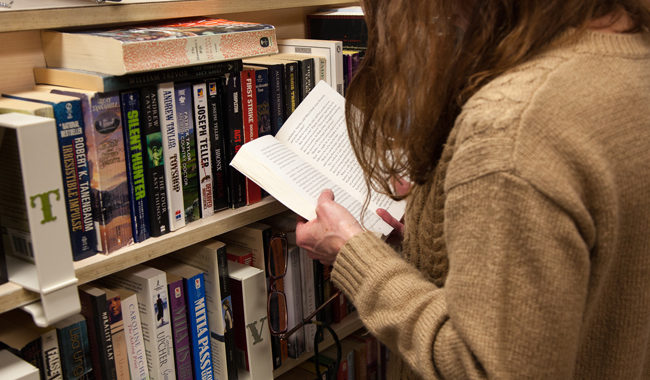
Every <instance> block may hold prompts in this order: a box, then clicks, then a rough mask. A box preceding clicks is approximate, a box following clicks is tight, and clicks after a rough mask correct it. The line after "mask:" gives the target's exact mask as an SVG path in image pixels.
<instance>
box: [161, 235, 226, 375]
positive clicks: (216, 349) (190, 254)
mask: <svg viewBox="0 0 650 380" xmlns="http://www.w3.org/2000/svg"><path fill="white" fill-rule="evenodd" d="M222 246H223V243H220V242H217V241H210V242H202V243H199V244H196V245H193V246H191V247H188V248H185V249H182V250H180V251H177V252H176V253H172V257H173V258H174V259H176V260H179V261H182V262H184V263H185V264H189V265H192V266H194V267H196V268H199V269H200V270H202V271H204V273H205V275H204V280H205V299H206V303H207V306H208V326H209V327H210V349H211V350H212V370H213V372H214V378H215V379H218V380H221V379H224V380H225V379H227V378H228V359H227V353H226V344H225V340H224V332H225V325H224V317H223V314H222V306H221V299H222V297H221V280H220V278H219V262H218V257H217V255H218V252H217V249H219V247H222Z"/></svg>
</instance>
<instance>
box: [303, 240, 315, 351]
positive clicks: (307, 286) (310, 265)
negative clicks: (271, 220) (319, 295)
mask: <svg viewBox="0 0 650 380" xmlns="http://www.w3.org/2000/svg"><path fill="white" fill-rule="evenodd" d="M300 278H301V279H302V315H303V317H306V316H308V315H309V314H311V313H312V312H313V311H314V310H316V293H315V289H314V260H313V259H311V258H309V256H308V255H307V253H306V252H302V253H301V255H300ZM316 329H317V328H316V325H314V324H311V323H310V324H307V325H305V327H304V330H305V351H306V352H314V337H315V336H316Z"/></svg>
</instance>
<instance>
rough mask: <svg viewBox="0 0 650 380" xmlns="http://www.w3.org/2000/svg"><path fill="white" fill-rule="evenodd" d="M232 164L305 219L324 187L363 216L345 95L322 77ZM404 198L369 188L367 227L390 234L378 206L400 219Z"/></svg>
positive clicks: (360, 178)
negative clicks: (286, 115) (288, 113)
mask: <svg viewBox="0 0 650 380" xmlns="http://www.w3.org/2000/svg"><path fill="white" fill-rule="evenodd" d="M230 165H231V166H233V167H234V168H235V169H237V170H238V171H240V172H241V173H242V174H244V175H245V176H246V177H248V178H250V179H251V180H252V181H254V182H255V183H257V184H258V185H260V186H261V187H262V188H263V189H264V190H266V191H267V192H268V193H269V194H271V195H272V196H273V197H274V198H275V199H277V200H278V201H279V202H281V203H283V204H284V205H285V206H287V207H288V208H290V209H291V210H292V211H294V212H295V213H297V214H298V215H300V216H302V217H303V218H305V219H307V220H311V219H314V218H316V211H315V210H316V204H317V199H318V196H319V195H320V193H321V192H322V191H323V190H324V189H331V190H332V191H333V192H334V200H335V201H336V202H338V203H339V204H341V205H342V206H343V207H345V208H346V209H348V210H349V211H350V212H351V213H352V215H354V216H355V217H356V218H357V220H359V221H361V220H362V218H361V211H362V208H363V202H364V200H365V197H366V191H367V190H366V185H365V181H364V178H363V170H362V169H361V166H360V165H359V162H358V161H357V158H356V156H355V155H354V151H353V150H352V145H351V144H350V140H349V138H348V131H347V128H346V125H345V98H344V97H343V96H341V95H340V94H339V93H337V92H336V91H335V90H334V89H333V88H331V87H330V86H329V85H327V83H325V82H323V81H321V82H319V83H318V84H317V85H316V87H314V89H312V90H311V92H310V93H309V95H308V96H307V97H306V98H305V99H304V100H303V101H302V102H301V103H300V105H299V106H298V108H297V109H296V110H295V111H294V112H293V113H292V114H291V116H290V117H289V118H288V119H287V120H286V121H285V123H284V124H283V125H282V128H281V129H280V130H279V131H278V133H277V134H276V135H275V137H273V136H270V135H267V136H262V137H260V138H257V139H255V140H253V141H251V142H248V143H246V144H244V145H243V146H242V147H241V148H240V149H239V151H238V152H237V154H236V155H235V157H234V158H233V159H232V162H230ZM405 206H406V205H405V202H404V201H400V202H396V201H394V200H392V199H391V198H390V197H388V196H386V195H383V194H379V193H376V192H374V191H373V192H371V198H370V204H369V205H368V208H367V210H366V213H365V214H364V215H363V224H364V227H365V228H366V229H368V230H369V231H373V232H377V233H381V234H382V235H388V234H389V233H390V231H391V230H392V227H391V226H390V225H388V224H387V223H386V222H384V221H383V220H382V219H381V218H380V217H379V216H377V214H376V213H375V211H376V210H377V208H384V209H386V210H388V212H389V213H390V214H391V215H393V217H395V218H397V219H400V218H401V217H402V215H403V214H404V209H405Z"/></svg>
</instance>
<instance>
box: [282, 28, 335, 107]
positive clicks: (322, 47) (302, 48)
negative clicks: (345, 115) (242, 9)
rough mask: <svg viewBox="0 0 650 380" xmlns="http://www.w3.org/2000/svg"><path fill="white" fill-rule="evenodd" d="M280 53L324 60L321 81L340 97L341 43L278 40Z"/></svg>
mask: <svg viewBox="0 0 650 380" xmlns="http://www.w3.org/2000/svg"><path fill="white" fill-rule="evenodd" d="M278 49H279V50H280V53H295V54H311V55H315V56H321V57H324V58H325V63H326V64H325V72H324V76H322V75H321V79H322V80H324V81H325V82H327V84H329V85H330V86H331V87H332V88H334V89H335V90H336V92H338V93H339V94H341V95H344V92H343V54H342V50H343V42H342V41H338V40H317V39H309V38H289V39H281V40H278Z"/></svg>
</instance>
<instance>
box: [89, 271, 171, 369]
mask: <svg viewBox="0 0 650 380" xmlns="http://www.w3.org/2000/svg"><path fill="white" fill-rule="evenodd" d="M102 281H103V282H104V283H106V284H108V285H110V286H113V287H123V288H125V289H128V290H131V291H133V292H135V293H136V294H137V297H138V309H139V311H140V323H141V325H142V332H143V334H142V335H143V338H144V346H145V352H146V357H147V369H148V371H149V377H150V379H152V380H158V379H167V380H169V379H175V378H176V374H175V369H174V368H175V367H174V355H173V350H174V348H173V341H172V332H171V323H170V322H171V319H170V314H169V299H168V297H167V278H166V276H165V272H163V271H161V270H159V269H156V268H153V267H150V266H146V265H143V264H139V265H135V266H133V267H131V268H128V269H126V270H124V271H121V272H117V273H114V274H112V275H110V276H108V277H104V278H103V279H102Z"/></svg>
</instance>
